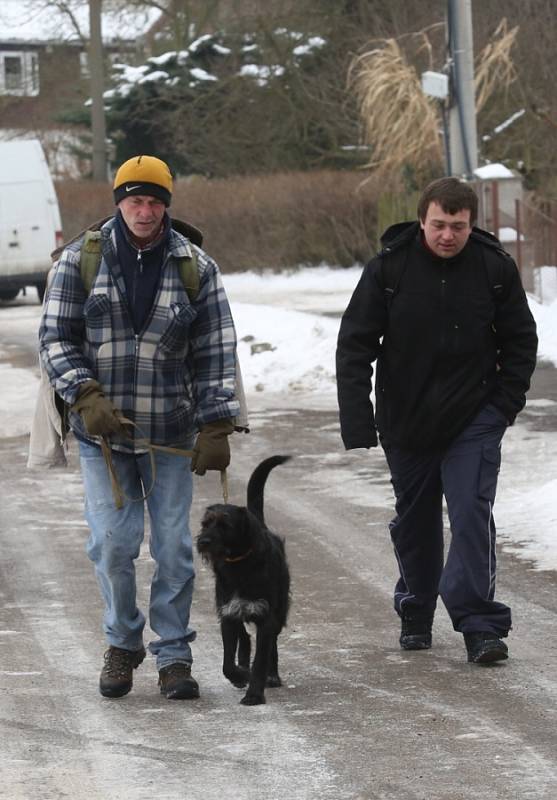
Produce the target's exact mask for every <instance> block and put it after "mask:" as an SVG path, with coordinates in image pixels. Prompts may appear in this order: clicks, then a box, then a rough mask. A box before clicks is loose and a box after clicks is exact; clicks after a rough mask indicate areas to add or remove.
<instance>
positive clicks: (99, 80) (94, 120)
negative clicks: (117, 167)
mask: <svg viewBox="0 0 557 800" xmlns="http://www.w3.org/2000/svg"><path fill="white" fill-rule="evenodd" d="M101 18H102V0H89V71H90V75H91V101H92V108H91V127H92V133H93V148H92V151H93V152H92V173H93V180H95V181H106V179H107V164H106V161H107V159H106V121H105V116H104V99H103V94H104V65H103V42H102V23H101Z"/></svg>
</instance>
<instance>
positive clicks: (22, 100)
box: [0, 43, 88, 130]
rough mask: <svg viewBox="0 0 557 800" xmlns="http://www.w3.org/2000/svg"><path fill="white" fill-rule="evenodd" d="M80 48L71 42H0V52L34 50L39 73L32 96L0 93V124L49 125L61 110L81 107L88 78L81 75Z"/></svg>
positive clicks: (57, 122) (55, 121)
mask: <svg viewBox="0 0 557 800" xmlns="http://www.w3.org/2000/svg"><path fill="white" fill-rule="evenodd" d="M81 49H82V48H80V47H79V46H73V45H57V46H52V45H36V46H30V45H17V44H14V45H2V44H1V43H0V53H9V52H13V53H21V52H34V53H36V54H37V55H38V74H39V92H38V94H37V95H36V96H28V95H27V96H19V95H15V94H0V128H9V129H14V128H15V129H35V130H36V129H48V128H53V127H57V126H59V125H60V117H61V115H62V114H63V113H64V112H68V111H69V110H79V109H81V108H82V107H83V103H84V102H85V100H86V99H87V97H88V81H87V80H84V79H83V78H82V77H81V66H80V55H79V54H80V50H81Z"/></svg>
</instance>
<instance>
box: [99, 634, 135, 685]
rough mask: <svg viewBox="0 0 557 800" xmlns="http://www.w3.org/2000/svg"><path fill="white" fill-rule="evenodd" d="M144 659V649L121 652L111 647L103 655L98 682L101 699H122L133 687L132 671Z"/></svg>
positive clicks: (119, 648) (119, 649)
mask: <svg viewBox="0 0 557 800" xmlns="http://www.w3.org/2000/svg"><path fill="white" fill-rule="evenodd" d="M144 658H145V648H144V647H142V648H141V650H122V648H121V647H113V646H112V645H111V646H110V647H109V648H108V650H107V651H106V653H105V654H104V667H103V668H102V670H101V677H100V681H99V690H100V693H101V694H102V695H103V697H123V696H124V695H125V694H127V693H128V692H129V691H130V689H131V688H132V685H133V671H134V669H136V668H137V667H138V666H139V665H140V664H141V662H142V661H143V659H144Z"/></svg>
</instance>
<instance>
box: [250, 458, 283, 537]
mask: <svg viewBox="0 0 557 800" xmlns="http://www.w3.org/2000/svg"><path fill="white" fill-rule="evenodd" d="M291 458H292V456H271V457H270V458H266V459H265V461H262V462H261V464H259V466H257V467H256V468H255V469H254V471H253V473H252V476H251V478H250V479H249V481H248V502H247V506H248V511H251V513H252V514H253V515H254V516H255V517H257V519H258V520H259V521H260V522H261V523H263V524H265V518H264V516H263V490H264V488H265V483H266V481H267V478H268V476H269V473H270V471H271V470H272V469H274V468H275V467H278V465H279V464H284V463H285V462H286V461H290V459H291Z"/></svg>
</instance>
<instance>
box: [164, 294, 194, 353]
mask: <svg viewBox="0 0 557 800" xmlns="http://www.w3.org/2000/svg"><path fill="white" fill-rule="evenodd" d="M168 314H169V322H168V324H167V326H166V328H165V329H164V331H163V332H162V334H161V338H160V340H159V346H158V350H159V351H161V352H162V353H168V354H173V355H177V354H179V353H183V352H185V350H186V348H187V345H188V341H189V337H188V333H189V329H190V327H191V324H192V322H193V321H194V319H195V318H196V316H197V310H196V309H195V308H194V307H193V306H192V305H191V304H189V303H171V304H170V308H169V312H168Z"/></svg>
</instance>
